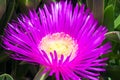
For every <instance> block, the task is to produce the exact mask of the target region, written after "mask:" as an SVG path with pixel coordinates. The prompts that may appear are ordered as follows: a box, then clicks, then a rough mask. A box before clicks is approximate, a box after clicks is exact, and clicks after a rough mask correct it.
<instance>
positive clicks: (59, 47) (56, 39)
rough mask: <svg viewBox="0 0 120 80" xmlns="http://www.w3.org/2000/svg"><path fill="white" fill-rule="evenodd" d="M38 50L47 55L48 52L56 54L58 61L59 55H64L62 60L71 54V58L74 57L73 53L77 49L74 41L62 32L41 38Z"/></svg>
mask: <svg viewBox="0 0 120 80" xmlns="http://www.w3.org/2000/svg"><path fill="white" fill-rule="evenodd" d="M39 49H40V50H44V51H45V52H46V53H47V54H48V55H49V54H50V52H52V53H53V52H54V51H56V52H57V56H58V59H60V57H61V55H62V54H63V55H64V58H66V57H67V56H69V55H70V54H71V57H72V58H73V57H75V55H76V54H75V53H76V51H77V49H78V45H77V43H76V41H74V40H73V39H72V37H70V36H69V35H68V34H65V33H63V32H61V33H54V34H49V35H46V36H45V37H43V38H42V40H41V42H40V44H39Z"/></svg>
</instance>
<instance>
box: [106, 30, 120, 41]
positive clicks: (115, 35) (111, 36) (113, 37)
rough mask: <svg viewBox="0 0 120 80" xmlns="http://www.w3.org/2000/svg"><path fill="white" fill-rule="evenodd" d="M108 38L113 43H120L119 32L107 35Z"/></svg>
mask: <svg viewBox="0 0 120 80" xmlns="http://www.w3.org/2000/svg"><path fill="white" fill-rule="evenodd" d="M106 37H107V38H108V39H110V40H112V41H115V42H118V43H120V32H119V31H112V32H108V33H106Z"/></svg>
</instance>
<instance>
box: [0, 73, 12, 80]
mask: <svg viewBox="0 0 120 80" xmlns="http://www.w3.org/2000/svg"><path fill="white" fill-rule="evenodd" d="M0 80H14V79H13V78H12V77H11V76H10V75H9V74H2V75H0Z"/></svg>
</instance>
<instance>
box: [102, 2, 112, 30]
mask: <svg viewBox="0 0 120 80" xmlns="http://www.w3.org/2000/svg"><path fill="white" fill-rule="evenodd" d="M103 24H104V25H105V26H106V27H107V28H108V30H109V31H113V30H114V6H113V5H112V4H111V5H108V6H107V7H106V8H105V12H104V23H103Z"/></svg>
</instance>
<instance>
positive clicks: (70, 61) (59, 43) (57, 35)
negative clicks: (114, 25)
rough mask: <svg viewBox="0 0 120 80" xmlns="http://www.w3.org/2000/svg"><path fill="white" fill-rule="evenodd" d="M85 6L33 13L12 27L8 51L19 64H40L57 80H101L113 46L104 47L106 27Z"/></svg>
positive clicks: (6, 36) (7, 37)
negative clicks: (25, 62)
mask: <svg viewBox="0 0 120 80" xmlns="http://www.w3.org/2000/svg"><path fill="white" fill-rule="evenodd" d="M84 8H85V6H84V5H82V6H79V5H78V4H77V5H76V7H75V8H73V7H72V5H71V4H70V3H67V2H59V3H54V4H51V12H50V11H49V10H48V9H47V7H46V6H44V8H43V9H39V14H37V13H36V12H35V11H30V14H29V17H27V16H25V15H22V16H21V17H20V18H18V21H13V22H12V23H11V24H8V27H7V28H6V29H5V34H4V36H3V38H2V39H3V44H4V46H3V47H4V48H5V49H7V50H11V51H13V52H15V53H13V54H11V57H12V58H14V59H16V60H23V61H27V62H32V63H37V64H39V65H42V66H44V67H45V71H50V73H49V75H52V74H55V76H56V79H57V80H59V79H60V77H62V79H63V80H80V79H82V78H88V79H92V80H98V76H99V72H101V71H105V69H104V66H105V65H106V63H105V61H106V60H107V58H100V56H101V55H103V54H106V53H108V52H110V51H111V50H110V48H111V46H110V43H106V44H102V42H103V40H104V39H105V33H106V32H107V29H106V27H104V26H98V22H97V21H96V20H95V19H94V17H93V14H92V13H90V12H89V9H87V10H85V9H84Z"/></svg>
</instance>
